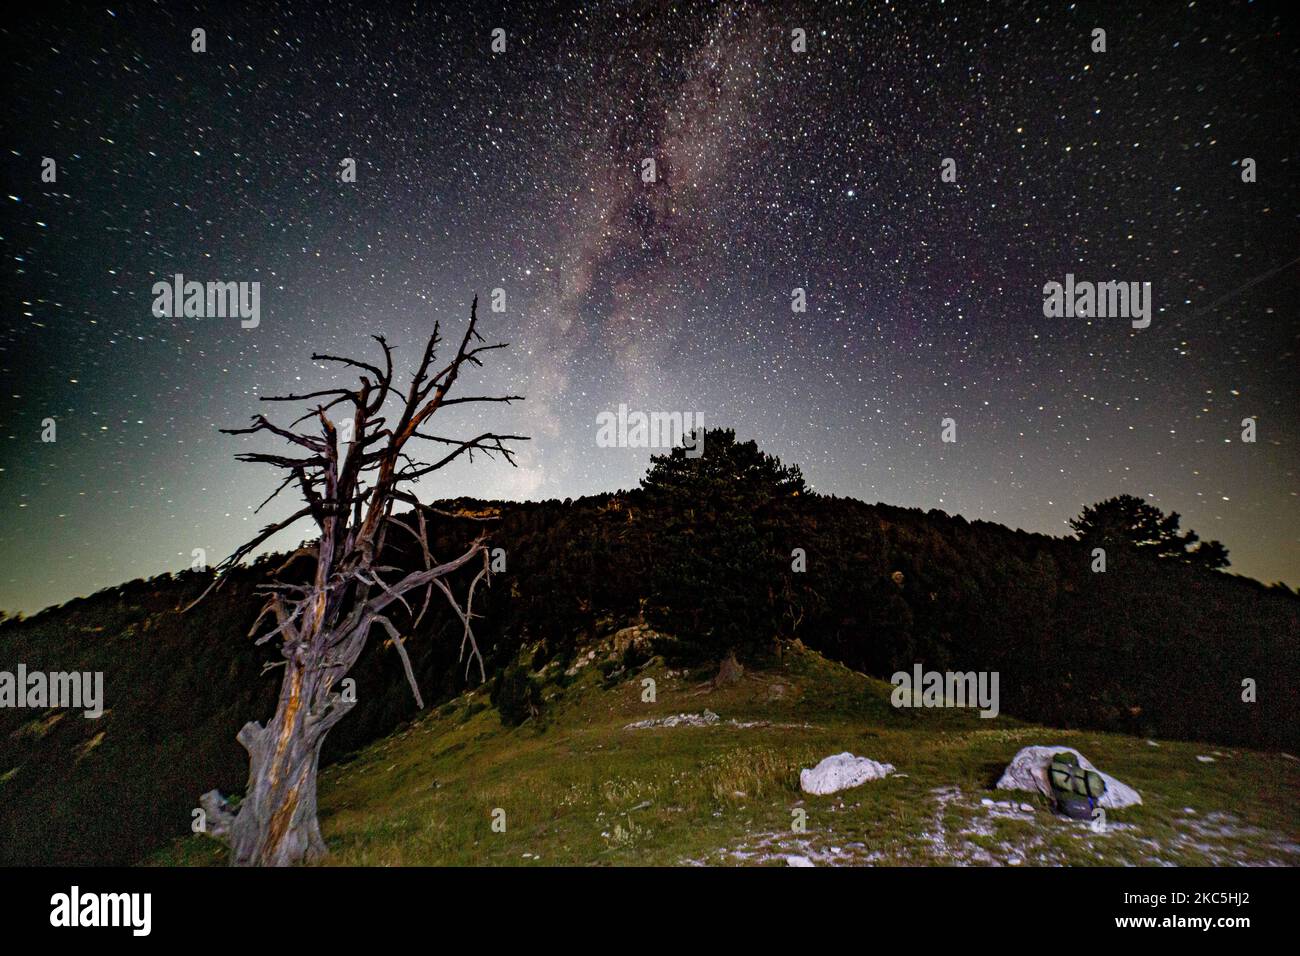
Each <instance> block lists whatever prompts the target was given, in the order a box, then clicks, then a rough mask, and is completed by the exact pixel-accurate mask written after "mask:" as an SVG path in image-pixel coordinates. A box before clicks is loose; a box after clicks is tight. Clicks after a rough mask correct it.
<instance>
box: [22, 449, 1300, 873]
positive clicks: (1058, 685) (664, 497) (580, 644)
mask: <svg viewBox="0 0 1300 956" xmlns="http://www.w3.org/2000/svg"><path fill="white" fill-rule="evenodd" d="M710 436H711V438H710V441H711V444H710V452H709V455H708V456H705V457H704V458H701V459H696V460H695V462H696V463H691V462H690V461H689V460H683V459H681V458H680V456H678V457H673V458H669V457H668V456H664V457H656V458H655V459H654V464H653V466H652V469H651V472H650V473H649V474H648V475H647V479H646V481H645V482H643V487H642V488H638V489H635V490H632V491H625V492H618V493H613V494H604V495H598V496H593V497H588V498H582V499H578V500H565V501H563V502H561V501H546V502H523V503H517V502H485V501H475V500H470V499H457V500H454V501H444V502H439V503H437V504H436V506H434V507H430V508H429V509H428V510H427V511H426V513H425V517H426V520H427V521H428V523H429V525H430V535H431V547H432V550H433V551H434V552H435V553H437V554H453V553H459V549H461V548H463V546H464V544H465V543H466V542H467V541H468V540H469V539H471V538H472V537H473V536H474V535H476V534H477V533H479V532H480V531H481V530H482V529H483V528H484V527H487V528H489V529H490V533H491V544H492V545H493V546H494V547H500V548H501V549H503V550H502V552H501V556H502V558H503V559H504V567H503V568H499V569H498V570H497V571H496V573H494V575H493V579H492V584H491V586H490V587H489V588H488V589H487V591H486V592H485V593H484V594H483V595H482V599H481V600H480V601H479V602H478V603H477V604H476V612H477V613H479V614H480V615H481V617H480V618H479V620H478V621H477V622H476V633H477V635H478V642H479V645H480V647H481V648H482V649H483V652H484V655H485V658H486V667H487V674H488V683H489V684H492V683H493V682H494V681H495V680H496V679H497V675H500V674H501V673H502V672H503V671H505V670H506V669H507V668H511V669H512V676H511V679H512V680H514V681H516V682H517V681H520V680H525V682H526V675H524V674H523V670H522V669H521V668H531V669H532V670H533V671H536V672H541V671H543V670H544V669H545V668H552V669H558V670H560V671H564V670H567V669H568V668H570V667H571V666H572V665H574V664H575V662H577V661H580V660H581V659H583V658H584V657H585V656H586V655H588V654H589V653H591V651H592V649H593V648H594V647H595V646H596V645H597V644H598V643H599V641H600V640H602V639H603V638H604V636H606V635H608V634H610V633H612V632H614V631H616V630H618V629H619V628H620V627H623V626H625V625H627V624H629V623H631V622H634V621H641V620H645V621H647V622H648V623H649V624H650V625H651V626H653V627H655V628H656V629H657V630H658V631H660V632H662V633H664V634H671V635H673V638H672V639H671V640H668V639H665V640H664V641H662V642H660V643H659V644H658V645H656V646H655V647H653V648H651V649H650V651H649V653H652V654H654V655H659V656H662V657H663V658H665V659H667V660H670V661H671V662H672V664H673V666H674V667H676V668H678V669H681V668H683V667H688V666H689V667H695V668H698V669H700V670H701V671H702V672H708V671H709V670H710V668H712V669H713V670H716V667H717V661H718V660H719V659H720V658H721V657H722V656H723V655H724V654H725V653H726V652H727V651H729V650H732V651H735V652H736V653H738V654H739V655H740V657H741V658H742V660H744V661H745V662H746V663H747V664H749V665H750V673H751V674H752V673H764V672H767V671H768V669H769V668H770V667H771V666H772V665H773V663H774V655H775V654H776V652H777V651H778V650H779V648H780V647H783V646H788V645H790V644H792V643H793V642H795V641H798V642H800V643H801V644H802V645H804V646H806V647H807V648H809V649H811V650H814V651H817V652H819V653H820V654H822V655H823V656H824V658H825V659H826V660H829V661H835V662H838V663H839V664H843V665H845V666H847V667H850V668H852V669H854V670H856V671H859V672H862V673H863V674H868V675H871V676H873V677H876V678H888V677H889V675H891V674H892V673H894V672H895V671H898V670H906V671H910V670H911V669H912V668H913V666H914V665H917V664H919V665H922V666H923V667H924V668H925V669H928V670H929V669H932V670H940V671H943V670H955V671H992V672H997V673H998V674H999V675H1000V681H1001V683H1000V696H1001V700H1000V707H1001V713H1002V714H1003V715H1004V716H1008V717H1015V718H1018V719H1021V720H1026V721H1033V722H1036V723H1039V724H1043V725H1046V726H1051V727H1058V728H1064V729H1067V730H1075V731H1078V730H1085V729H1086V730H1091V731H1106V732H1109V733H1118V734H1127V735H1131V736H1132V737H1134V738H1138V739H1146V738H1158V739H1160V740H1188V741H1201V742H1202V743H1201V744H1200V747H1201V748H1202V750H1204V748H1205V747H1206V746H1208V745H1216V746H1219V747H1232V748H1249V749H1253V750H1261V751H1276V750H1286V751H1290V752H1292V753H1295V752H1297V751H1300V599H1297V597H1296V595H1295V594H1294V593H1293V592H1292V591H1290V590H1289V589H1288V588H1286V587H1283V586H1274V587H1266V586H1265V585H1263V584H1260V583H1259V582H1256V581H1252V580H1249V579H1246V578H1241V577H1238V576H1234V575H1231V574H1225V573H1222V572H1218V571H1209V570H1204V569H1199V568H1196V567H1190V566H1186V565H1183V564H1178V563H1176V562H1170V561H1165V560H1158V559H1153V558H1150V557H1147V556H1144V555H1143V554H1141V553H1140V552H1136V551H1134V552H1131V553H1130V552H1127V551H1124V550H1119V549H1113V553H1112V554H1111V560H1110V566H1109V568H1108V570H1107V571H1106V573H1100V574H1099V573H1093V572H1092V570H1091V569H1090V563H1091V557H1090V553H1089V550H1088V547H1087V545H1085V544H1084V543H1082V542H1080V541H1077V540H1073V539H1063V538H1053V537H1049V536H1046V535H1040V534H1027V533H1025V532H1022V531H1012V530H1010V529H1008V528H1005V527H1002V526H1000V525H996V524H991V523H987V522H980V521H974V522H971V521H967V520H965V519H964V518H961V517H960V516H950V515H947V514H944V513H943V512H940V511H935V510H932V511H929V512H923V511H920V510H919V509H903V508H896V507H890V506H888V505H881V504H877V505H869V504H866V503H864V502H860V501H855V500H852V499H842V498H833V497H826V496H822V495H817V494H814V493H811V492H809V491H808V490H807V489H806V488H805V487H804V486H803V483H802V479H801V478H800V477H799V475H798V470H797V469H795V468H786V467H784V466H781V465H780V464H779V462H776V461H775V459H771V458H770V456H765V455H762V454H761V453H760V452H758V451H757V449H756V448H755V446H754V445H753V443H752V442H750V443H744V444H741V443H738V442H735V441H734V436H731V434H730V433H729V432H725V431H719V432H717V433H714V432H711V433H710ZM675 469H676V470H675ZM685 469H699V473H698V474H695V473H691V472H687V471H685ZM482 518H492V519H493V520H491V521H490V522H488V523H487V524H486V525H485V524H484V523H483V522H482V521H480V520H471V519H482ZM406 520H411V519H410V518H409V516H408V517H407V518H406ZM795 555H798V556H799V558H798V560H794V556H795ZM284 560H285V555H274V556H267V557H264V558H262V559H260V560H258V561H256V562H254V563H252V564H251V565H249V566H246V567H240V568H238V569H236V570H235V571H234V572H232V573H231V574H230V575H229V576H228V578H227V580H226V581H225V583H224V585H223V587H222V588H221V589H219V590H217V591H215V592H214V593H212V594H211V595H209V596H208V597H207V598H206V599H205V600H204V601H203V602H201V603H199V604H198V605H197V606H195V607H194V608H193V609H192V610H188V611H187V610H185V608H186V607H187V606H188V605H189V604H190V603H191V602H192V601H193V600H194V599H195V598H196V597H197V596H198V595H199V594H201V593H202V592H203V591H204V589H205V588H206V587H207V586H208V585H209V584H210V583H211V574H210V572H209V573H199V572H193V571H189V572H184V573H181V574H178V575H175V576H173V575H163V576H161V577H158V578H154V579H151V580H148V581H133V582H130V583H127V584H124V585H122V586H120V587H117V588H111V589H108V590H105V591H102V592H100V593H98V594H95V595H92V596H90V597H87V598H79V599H77V600H73V601H69V602H67V603H66V604H64V605H62V606H60V607H57V608H50V609H47V610H45V611H43V612H41V613H40V614H37V615H34V616H33V617H32V618H30V619H26V620H15V619H9V620H4V621H0V669H4V668H12V667H14V666H16V665H17V664H18V663H23V664H26V665H27V667H28V668H29V669H42V670H49V671H55V670H64V671H70V670H71V671H98V672H102V673H103V674H104V693H105V697H106V701H105V706H106V708H107V710H106V712H105V713H104V715H103V716H102V717H100V718H99V719H97V720H87V719H83V718H82V717H80V716H79V715H76V714H70V713H69V712H67V711H58V710H49V711H40V710H29V709H17V708H0V863H10V864H13V863H26V864H33V863H131V862H135V861H138V860H140V859H142V858H145V857H147V856H148V855H150V854H151V853H153V852H154V851H156V850H157V849H158V847H160V846H161V845H163V843H165V842H166V841H167V840H169V839H171V838H173V837H175V836H177V835H180V834H183V833H185V832H187V831H188V828H189V825H190V821H191V814H192V811H193V809H194V808H195V807H196V806H197V799H198V796H199V794H201V793H203V792H204V791H207V790H210V789H213V788H217V789H220V790H221V791H223V792H224V793H238V792H239V790H240V789H241V788H242V787H243V785H244V782H245V780H246V773H247V762H246V755H245V753H244V751H243V749H242V748H241V747H240V746H239V745H238V743H236V741H235V735H236V733H237V731H238V730H239V728H240V727H241V726H242V725H243V724H244V723H245V722H246V721H248V720H252V719H266V718H267V717H268V716H269V714H270V713H271V712H272V710H273V708H274V701H275V694H276V688H277V681H278V672H277V671H275V670H269V671H268V670H267V669H266V668H267V665H270V664H273V663H274V662H275V661H276V650H275V649H274V648H273V647H271V646H270V645H262V646H257V645H255V644H254V641H253V639H252V638H251V637H250V636H249V630H250V628H251V627H252V625H253V623H254V620H255V618H256V617H257V612H258V609H259V607H260V603H261V602H260V600H259V599H258V598H257V596H256V594H255V589H256V588H257V587H258V586H259V585H261V584H263V583H265V582H266V581H268V580H269V579H270V578H271V577H272V576H273V575H274V574H275V573H276V569H277V568H279V567H280V566H281V565H282V564H283V563H284ZM419 560H420V557H419V555H417V554H415V553H414V549H413V548H411V547H401V546H397V545H394V544H393V543H392V542H391V539H390V544H389V546H388V547H387V548H386V549H385V553H384V555H383V561H384V563H385V564H386V565H391V566H393V567H394V568H397V569H411V568H414V567H416V566H418V562H419ZM309 569H310V560H309V559H303V558H298V559H296V560H295V561H293V562H291V563H290V564H289V566H287V567H286V568H285V569H284V570H283V572H282V575H283V576H285V577H287V578H288V579H290V580H292V579H294V578H295V576H298V577H299V578H301V576H302V575H305V574H307V573H308V571H309ZM465 583H466V581H465V580H459V581H456V580H453V582H452V584H453V586H454V587H456V588H462V589H463V588H464V586H465ZM393 617H394V621H395V624H396V626H398V627H399V628H401V629H402V631H403V633H405V634H408V635H409V640H408V641H407V646H408V648H409V652H410V656H411V662H412V666H413V670H414V674H415V677H416V679H417V681H418V683H419V686H420V688H421V690H422V693H423V695H424V699H425V700H426V701H428V702H430V703H431V704H432V705H434V706H438V705H439V704H444V702H448V701H452V700H460V701H462V705H463V706H467V707H470V706H476V705H483V706H487V696H488V692H487V690H486V689H484V690H480V691H477V692H476V693H475V694H474V696H472V697H470V698H463V697H462V696H461V695H463V694H464V693H465V691H466V689H467V685H466V682H465V674H464V668H463V667H462V666H461V664H460V663H459V662H458V660H457V652H458V647H459V638H460V632H459V622H458V621H457V620H456V619H455V618H453V617H452V615H451V614H450V613H449V612H448V611H447V610H446V609H445V608H444V607H443V606H441V605H440V604H439V603H437V602H436V601H435V602H434V604H433V605H432V607H431V609H430V612H429V614H428V615H427V616H426V617H425V618H424V619H423V620H422V622H421V623H420V624H419V625H418V626H415V625H414V624H413V623H412V621H411V618H410V617H408V616H406V615H405V613H404V612H402V613H397V614H394V615H393ZM521 654H522V655H523V657H521ZM350 676H351V677H353V678H354V679H355V680H356V685H357V686H356V689H357V699H358V706H357V707H356V708H355V709H354V710H353V712H352V713H350V714H349V715H348V717H347V719H345V720H343V721H342V722H341V723H340V724H339V725H338V726H337V728H335V730H334V731H332V732H331V734H330V736H329V737H328V738H327V740H326V742H325V748H324V752H323V760H324V763H325V764H326V765H328V764H330V763H331V762H334V761H337V760H339V759H340V758H344V757H346V756H347V755H349V754H352V753H354V752H355V751H356V750H357V749H358V748H359V747H362V746H364V745H366V744H369V743H371V742H373V741H376V740H379V739H381V738H383V737H384V736H385V735H387V734H390V733H391V732H393V731H394V730H395V729H397V728H399V727H401V726H403V725H404V724H405V723H406V722H407V721H410V720H412V719H415V718H417V717H420V716H422V715H421V714H420V712H419V711H418V710H417V708H416V706H415V703H414V702H413V700H412V698H411V694H410V692H409V690H408V689H407V686H406V680H405V677H404V675H403V670H402V667H401V664H400V661H399V659H398V655H397V654H396V652H395V651H394V650H393V648H392V647H391V644H390V643H389V642H386V641H383V640H380V639H378V638H372V640H371V641H370V644H369V646H367V648H366V650H365V651H364V653H363V654H362V656H361V658H360V660H359V661H358V663H357V665H356V667H355V668H354V669H353V671H352V673H351V675H350ZM1244 679H1250V680H1252V681H1254V682H1255V684H1256V685H1257V686H1256V691H1257V694H1256V698H1255V699H1254V700H1252V701H1247V700H1244V699H1243V693H1242V682H1243V680H1244ZM807 694H810V695H811V696H807V695H806V696H805V698H803V701H804V702H803V703H800V704H798V706H801V707H805V708H808V707H811V706H812V705H811V703H809V701H815V700H816V699H818V698H817V694H818V692H817V691H816V689H815V688H812V689H808V690H807ZM508 696H509V695H507V697H508ZM667 699H668V698H667V696H664V697H661V698H660V702H661V703H662V702H664V701H665V700H667ZM465 701H468V703H465ZM525 704H527V702H525ZM462 705H458V706H462ZM774 706H775V704H774ZM785 706H796V705H795V704H789V705H784V704H782V705H780V706H779V707H776V711H777V712H779V711H780V709H781V707H785ZM683 709H691V708H687V707H683ZM695 709H698V708H695ZM713 709H714V710H715V711H717V710H718V708H717V707H714V708H713ZM527 710H528V707H527V706H525V707H524V712H527ZM718 712H720V713H721V712H722V711H718ZM493 714H495V711H492V713H490V714H485V715H480V716H479V718H475V719H474V720H470V721H469V722H468V723H467V724H466V727H470V728H472V727H479V726H480V725H481V724H482V722H483V721H487V720H488V718H489V717H492V719H495V717H493ZM444 716H445V715H444ZM724 716H728V717H729V716H731V714H728V713H724ZM894 718H897V715H893V714H884V715H882V716H881V720H882V721H883V722H884V723H886V724H887V723H888V721H889V720H890V719H894ZM437 719H443V718H437ZM544 719H545V720H550V719H552V718H551V717H546V718H544ZM554 719H558V716H557V717H556V718H554ZM765 719H766V718H765ZM807 719H808V722H810V723H813V724H815V725H817V726H818V727H821V726H823V725H824V721H825V718H823V717H820V716H819V715H817V714H816V713H813V712H811V711H809V712H808V717H807ZM898 719H901V718H898ZM534 723H535V722H534ZM927 726H928V725H927ZM978 729H979V731H980V732H987V731H988V724H980V725H978ZM1048 736H1053V735H1048ZM619 739H621V738H619ZM745 739H746V740H759V739H762V737H761V735H757V736H755V735H749V736H746V737H745ZM800 739H802V738H800V737H799V735H793V736H791V737H790V738H788V739H787V740H786V742H787V743H790V744H793V743H795V742H797V741H798V740H800ZM1054 739H1060V738H1059V736H1055V737H1054ZM1125 739H1127V738H1125ZM812 742H813V743H815V744H817V746H816V747H813V748H812V750H810V751H807V752H805V751H800V752H799V753H798V754H794V753H792V754H790V755H788V760H787V762H786V763H783V764H782V766H784V767H786V768H787V769H788V766H790V765H792V764H790V763H789V761H795V760H798V759H805V758H808V759H811V756H812V753H813V752H815V751H816V750H817V749H819V748H820V745H821V743H823V742H825V741H821V740H813V741H812ZM1047 742H1051V741H1047ZM927 748H928V745H926V744H924V743H923V742H921V741H908V742H907V749H912V750H915V751H916V752H919V753H923V752H925V751H926V750H927ZM841 749H851V748H841ZM828 752H829V751H828ZM825 755H826V754H824V753H823V754H822V756H825ZM871 756H876V755H874V754H872V755H871ZM774 759H775V758H774ZM781 759H782V760H786V756H783V757H782V758H781ZM878 759H879V758H878ZM985 759H986V760H988V761H992V760H993V759H994V756H993V755H992V754H989V755H987V756H986V758H985ZM985 769H987V768H985ZM774 779H775V778H774ZM782 779H785V778H784V777H783V778H782ZM935 785H936V786H938V785H939V784H937V783H936V784H935ZM742 789H743V788H742Z"/></svg>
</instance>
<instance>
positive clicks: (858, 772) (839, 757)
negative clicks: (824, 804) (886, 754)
mask: <svg viewBox="0 0 1300 956" xmlns="http://www.w3.org/2000/svg"><path fill="white" fill-rule="evenodd" d="M893 772H894V765H893V764H888V763H877V762H876V761H874V760H869V759H868V758H866V757H855V756H853V754H851V753H848V752H847V751H846V752H845V753H842V754H835V755H834V756H832V757H827V758H826V759H825V760H823V761H822V762H821V763H819V764H818V765H817V766H815V767H813V768H812V769H811V770H808V769H804V770H801V771H799V786H800V787H802V788H803V791H804V793H815V794H827V793H835V792H836V791H838V790H848V789H849V788H850V787H857V786H861V785H862V784H864V783H866V782H867V781H868V780H880V779H882V778H884V777H888V776H889V775H890V774H891V773H893Z"/></svg>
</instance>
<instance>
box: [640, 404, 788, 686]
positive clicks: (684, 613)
mask: <svg viewBox="0 0 1300 956" xmlns="http://www.w3.org/2000/svg"><path fill="white" fill-rule="evenodd" d="M641 487H642V490H643V492H644V493H645V495H646V498H647V502H648V504H650V506H651V507H652V508H654V509H655V511H656V512H657V513H658V514H660V515H663V516H664V525H663V527H662V534H661V535H660V543H659V544H658V546H657V547H656V548H655V550H654V552H653V554H652V556H651V564H650V574H649V580H650V594H649V600H648V602H647V608H646V613H647V616H648V617H649V619H650V621H651V622H652V623H654V624H655V625H656V626H659V627H662V628H664V629H665V630H667V631H668V632H669V633H671V634H673V635H675V637H676V638H677V641H678V644H677V646H676V650H677V651H678V652H679V656H681V657H682V658H684V659H688V660H689V659H695V660H716V659H719V658H721V657H723V656H725V655H726V654H728V653H730V652H735V653H738V654H740V655H741V656H742V657H749V658H753V657H756V656H761V655H763V654H764V653H765V652H766V651H767V650H768V649H770V648H771V647H772V645H773V643H774V639H775V638H776V636H777V630H778V626H779V617H780V614H779V612H778V611H777V609H776V605H777V599H778V596H779V595H780V593H781V592H782V591H783V590H784V587H785V578H786V575H787V573H788V571H789V557H788V554H789V549H788V547H786V546H785V544H784V542H783V540H781V535H780V534H779V533H778V530H777V529H778V525H779V522H778V521H777V515H778V514H779V513H780V510H781V508H782V506H783V505H785V504H788V503H789V502H791V501H793V500H795V499H797V498H798V496H800V495H803V494H804V493H805V492H806V490H807V488H806V486H805V484H804V480H803V474H802V473H801V472H800V470H799V468H798V466H787V465H783V464H782V463H781V461H780V459H778V458H776V457H775V456H773V455H769V454H766V453H765V452H761V451H759V449H758V445H757V444H755V443H754V442H752V441H748V442H738V441H736V433H735V432H734V431H731V430H730V429H717V430H710V431H709V432H708V433H707V435H706V436H705V441H704V454H703V455H701V456H698V457H689V456H688V455H687V454H686V453H685V451H684V449H682V448H680V447H679V448H674V449H672V451H671V452H670V453H669V454H667V455H655V456H653V457H652V458H651V459H650V469H649V471H648V472H647V473H646V476H645V478H643V479H642V481H641Z"/></svg>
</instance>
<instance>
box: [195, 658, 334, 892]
mask: <svg viewBox="0 0 1300 956" xmlns="http://www.w3.org/2000/svg"><path fill="white" fill-rule="evenodd" d="M309 682H310V681H309V675H308V674H307V673H306V672H305V671H304V668H303V667H301V666H300V665H296V664H294V663H292V662H291V663H290V664H289V666H288V667H286V670H285V675H284V681H283V683H282V684H281V688H280V701H279V705H278V706H277V708H276V712H275V717H274V718H273V719H272V720H271V723H270V724H269V725H267V726H266V727H263V726H262V725H261V724H260V723H258V722H257V721H250V722H249V723H247V724H245V725H244V728H243V729H242V730H241V731H240V732H239V738H238V739H239V742H240V743H241V744H243V745H244V748H245V749H246V750H247V751H248V757H249V773H248V788H247V791H246V792H245V794H244V799H243V801H242V802H241V803H240V805H239V807H238V809H237V810H235V811H234V812H233V813H232V812H231V810H230V809H229V807H228V806H227V805H226V804H225V803H224V801H222V800H221V797H220V794H217V793H216V791H212V792H211V793H209V794H205V795H204V800H205V801H206V802H205V806H208V807H209V809H208V814H209V818H210V819H211V817H212V815H213V811H212V809H211V807H212V806H213V805H215V806H216V807H217V808H218V817H219V818H220V819H221V824H219V825H222V826H223V829H222V832H221V833H216V832H215V830H213V833H214V835H218V836H223V837H224V838H225V840H226V842H227V843H228V844H229V847H230V862H231V865H233V866H291V865H296V864H300V863H313V862H316V861H317V860H320V859H321V858H322V857H324V856H325V853H326V850H325V841H324V840H323V839H322V838H321V833H320V823H319V821H318V820H317V816H316V775H317V771H318V769H319V767H320V751H321V746H322V745H323V744H324V742H325V735H326V733H327V732H328V731H329V728H330V727H331V726H333V724H334V723H335V722H336V721H337V720H338V718H339V717H341V716H342V715H343V713H345V712H346V711H347V710H349V709H350V707H351V705H349V704H346V703H344V702H343V700H342V699H341V698H340V697H339V696H338V695H337V694H336V695H334V699H333V703H332V704H330V705H327V708H328V709H327V710H326V711H325V712H324V713H320V712H319V711H318V710H317V708H316V707H315V706H313V703H312V700H311V697H312V696H313V695H312V693H311V691H310V690H309V689H308V687H307V686H306V685H307V684H308V683H309Z"/></svg>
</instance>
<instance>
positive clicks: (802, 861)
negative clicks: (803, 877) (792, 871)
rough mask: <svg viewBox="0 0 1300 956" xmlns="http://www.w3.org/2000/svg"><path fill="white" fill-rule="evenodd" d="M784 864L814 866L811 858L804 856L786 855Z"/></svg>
mask: <svg viewBox="0 0 1300 956" xmlns="http://www.w3.org/2000/svg"><path fill="white" fill-rule="evenodd" d="M785 865H786V866H815V865H816V864H814V863H813V861H812V860H810V859H808V857H806V856H787V857H786V858H785Z"/></svg>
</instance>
